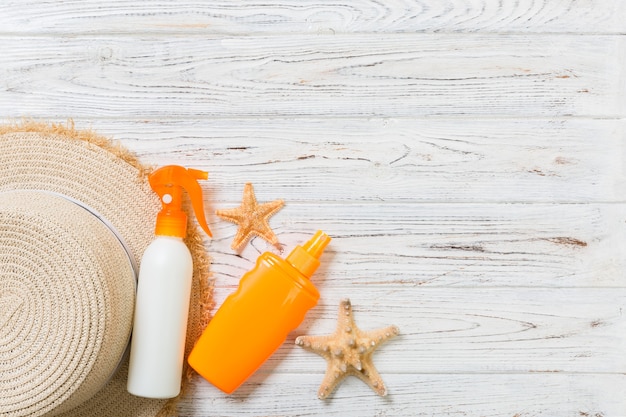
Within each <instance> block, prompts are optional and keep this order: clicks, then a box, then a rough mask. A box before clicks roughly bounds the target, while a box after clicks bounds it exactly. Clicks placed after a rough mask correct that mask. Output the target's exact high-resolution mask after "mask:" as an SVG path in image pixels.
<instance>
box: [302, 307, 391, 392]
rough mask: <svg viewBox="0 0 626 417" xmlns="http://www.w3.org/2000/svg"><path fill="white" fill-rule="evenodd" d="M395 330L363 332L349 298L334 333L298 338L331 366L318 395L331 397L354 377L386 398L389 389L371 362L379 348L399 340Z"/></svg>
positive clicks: (340, 309)
mask: <svg viewBox="0 0 626 417" xmlns="http://www.w3.org/2000/svg"><path fill="white" fill-rule="evenodd" d="M399 332H400V331H399V330H398V328H397V327H396V326H388V327H385V328H383V329H377V330H370V331H363V330H360V329H359V328H358V327H357V326H356V324H355V323H354V316H353V315H352V305H351V304H350V300H348V299H347V298H346V299H344V300H341V304H340V305H339V319H338V321H337V330H335V333H333V334H331V335H327V336H299V337H298V338H296V344H297V345H298V346H301V347H303V348H304V349H306V350H308V351H310V352H314V353H317V354H318V355H320V356H322V357H323V358H324V359H326V361H327V362H328V364H327V367H326V375H324V380H323V381H322V385H320V388H319V390H318V392H317V396H318V397H319V399H320V400H323V399H325V398H327V397H328V395H330V394H331V393H332V392H333V391H334V390H335V388H337V386H338V385H339V383H340V382H341V381H342V380H343V379H344V378H345V377H346V376H348V375H355V376H357V377H359V378H360V379H361V380H363V382H365V383H366V384H367V385H369V386H370V388H372V389H373V390H374V391H375V392H376V393H377V394H378V395H380V396H385V395H387V388H386V387H385V384H384V383H383V380H382V378H381V377H380V374H379V373H378V371H377V370H376V368H375V367H374V364H373V362H372V353H373V352H374V351H375V350H376V348H378V346H379V345H380V344H381V343H383V342H384V341H386V340H387V339H390V338H392V337H394V336H396V335H397V334H398V333H399Z"/></svg>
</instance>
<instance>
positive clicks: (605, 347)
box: [0, 0, 626, 417]
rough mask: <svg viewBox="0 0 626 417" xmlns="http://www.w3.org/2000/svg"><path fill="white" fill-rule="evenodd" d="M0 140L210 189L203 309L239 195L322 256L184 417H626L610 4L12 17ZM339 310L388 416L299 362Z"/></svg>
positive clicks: (322, 4)
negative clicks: (291, 319)
mask: <svg viewBox="0 0 626 417" xmlns="http://www.w3.org/2000/svg"><path fill="white" fill-rule="evenodd" d="M0 51H1V52H2V53H1V54H0V116H1V117H3V118H5V119H9V118H19V117H22V116H29V117H34V118H37V119H45V120H52V121H64V120H65V119H66V118H68V117H72V118H74V120H75V122H76V126H77V127H78V128H89V127H92V128H93V129H95V130H96V131H98V132H99V133H102V134H105V135H108V136H111V137H114V138H116V139H119V140H120V141H121V142H122V144H123V145H125V146H127V147H128V148H130V149H131V150H133V151H134V152H136V153H137V154H138V156H139V157H140V158H141V159H142V161H144V162H145V163H148V164H158V165H160V164H172V163H173V164H181V165H186V166H193V167H196V168H200V169H206V170H208V171H210V181H209V182H207V184H206V186H205V190H206V192H207V197H206V202H207V204H208V206H209V210H210V213H211V214H210V216H209V217H210V219H211V223H212V224H211V226H212V229H213V231H214V235H215V238H214V239H213V240H212V241H208V240H207V247H208V250H209V252H210V254H211V256H212V259H213V264H212V267H211V268H212V273H213V278H214V280H215V301H216V306H219V305H220V304H221V302H222V301H223V300H224V298H225V297H226V296H227V295H228V294H229V293H230V292H231V291H233V289H234V288H235V287H236V285H237V283H238V279H239V277H240V276H241V275H242V274H243V273H244V272H245V271H247V270H248V269H250V268H251V267H252V265H253V263H254V261H255V259H256V257H257V256H258V255H259V254H260V253H261V252H263V251H266V250H272V248H271V247H269V246H268V245H267V244H266V243H265V242H264V241H262V240H260V239H255V240H253V241H252V242H251V243H250V244H249V245H248V246H247V247H246V249H245V250H244V251H243V252H242V253H241V254H236V253H234V252H233V251H232V250H230V248H229V244H230V241H231V239H232V237H233V235H234V233H235V226H234V225H232V224H230V223H227V222H224V221H222V220H220V219H218V218H217V217H216V216H215V215H214V214H213V213H214V210H215V209H216V208H225V207H233V206H236V205H238V203H239V201H240V199H241V192H242V189H243V184H244V183H245V182H252V183H253V184H254V185H255V190H256V193H257V197H258V199H259V201H268V200H272V199H276V198H282V199H284V200H285V201H286V206H285V207H284V208H283V210H282V211H280V212H279V213H278V214H277V215H276V216H274V217H273V218H272V220H271V225H272V227H273V228H274V230H275V231H276V232H277V234H278V236H279V238H280V241H281V243H282V244H283V246H284V252H283V253H287V252H288V251H290V250H291V249H292V248H293V247H294V246H295V245H296V244H298V243H301V242H303V241H304V240H305V239H307V238H308V236H309V235H310V234H312V233H313V232H314V231H315V230H317V229H318V228H319V229H323V230H325V231H326V232H327V233H329V234H330V235H331V236H333V237H334V239H333V241H332V244H331V246H330V247H329V250H328V253H327V254H325V255H324V258H323V266H322V267H321V269H320V270H319V272H318V274H317V275H316V276H315V278H314V281H315V283H316V284H317V285H318V287H319V288H320V291H321V294H322V297H321V300H320V304H319V305H318V306H317V307H316V308H315V309H313V310H312V311H311V312H310V314H309V315H308V316H307V319H306V321H305V322H304V323H303V324H302V325H301V327H300V328H299V329H298V330H297V331H296V332H294V333H293V334H292V335H290V337H289V338H288V340H287V342H286V343H285V344H284V346H283V347H282V348H280V350H279V351H278V352H277V354H276V355H275V356H273V357H272V358H271V360H269V361H268V362H267V363H266V364H265V365H264V366H263V368H262V369H261V370H260V371H259V372H258V373H257V374H255V375H254V376H253V377H252V378H251V380H250V381H249V382H247V383H246V384H245V385H244V386H243V387H241V388H240V390H238V391H237V392H236V393H235V394H234V395H232V396H226V395H224V394H222V393H220V392H219V391H218V390H216V389H214V388H213V387H212V386H210V385H209V384H208V383H206V382H204V381H203V380H201V379H200V378H199V377H198V378H196V379H195V380H194V383H193V387H192V389H191V392H190V395H189V396H188V397H187V398H186V399H185V400H184V401H183V402H182V403H181V404H180V407H179V410H180V415H181V416H267V415H272V416H278V415H280V416H314V415H316V416H317V415H320V416H321V415H324V416H489V417H492V416H498V417H499V416H507V417H511V416H516V417H522V416H523V417H529V416H553V417H562V416H569V417H585V416H588V417H609V416H618V417H623V416H626V318H625V317H624V311H623V309H624V308H625V307H626V251H625V249H626V182H625V179H626V178H625V167H626V165H625V164H626V163H625V157H626V148H625V145H626V143H625V142H626V129H625V127H626V122H625V120H626V119H625V117H626V70H625V66H624V63H625V57H626V2H624V1H621V0H596V1H580V0H579V1H576V0H561V1H558V0H500V1H497V0H385V1H380V2H378V1H367V0H354V1H351V0H344V1H326V0H317V1H305V0H303V1H292V0H275V1H266V2H259V1H254V0H241V1H236V2H231V1H224V0H216V1H204V2H200V1H190V0H181V1H177V2H169V1H165V0H145V1H133V2H129V1H120V0H111V1H105V2H103V1H102V0H85V1H43V0H28V1H20V0H8V1H7V0H5V1H3V2H2V5H1V6H0ZM343 297H350V298H351V300H352V302H353V305H354V309H355V315H356V319H357V323H358V324H360V326H361V327H362V328H364V329H371V328H377V327H382V326H385V325H388V324H396V325H397V326H399V328H400V330H401V336H400V337H398V338H396V339H394V340H392V341H390V342H389V343H388V344H386V345H384V346H383V347H382V348H381V349H380V350H379V351H378V353H377V354H376V355H375V357H374V360H375V364H376V366H377V367H378V369H379V371H380V372H381V374H382V375H383V378H384V380H385V381H386V383H387V385H388V389H389V396H388V397H386V398H379V397H377V396H375V395H374V394H373V392H371V391H370V390H369V388H368V387H367V386H365V385H364V384H363V383H362V382H361V381H359V380H357V379H356V378H351V379H348V380H346V381H345V382H344V383H343V384H342V385H341V386H340V387H339V389H338V390H337V391H336V392H335V394H334V396H333V397H332V398H331V399H330V400H328V401H324V402H323V401H320V400H318V399H317V398H316V390H317V387H318V385H319V383H320V382H321V379H322V376H323V372H324V369H325V362H324V361H323V359H321V358H320V357H318V356H316V355H313V354H310V353H307V352H305V351H304V350H302V349H300V348H299V347H297V346H295V345H294V343H293V342H294V339H295V337H296V336H297V335H300V334H326V333H330V332H332V331H333V330H334V327H335V319H336V310H337V306H338V303H339V300H340V299H341V298H343Z"/></svg>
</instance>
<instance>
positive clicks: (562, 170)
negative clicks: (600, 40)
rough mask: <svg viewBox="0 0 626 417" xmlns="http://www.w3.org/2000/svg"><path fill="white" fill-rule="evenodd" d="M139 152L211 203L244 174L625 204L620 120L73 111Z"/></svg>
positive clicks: (494, 197) (321, 190) (303, 196)
mask: <svg viewBox="0 0 626 417" xmlns="http://www.w3.org/2000/svg"><path fill="white" fill-rule="evenodd" d="M76 125H77V127H78V128H88V127H92V128H93V129H95V130H96V131H97V132H99V133H101V134H104V135H107V136H110V137H113V138H115V139H118V140H120V141H121V143H122V144H123V145H125V146H126V147H128V148H129V149H131V150H132V151H133V152H135V153H136V154H137V155H138V156H139V157H140V158H141V160H142V161H144V162H145V163H148V164H154V165H167V164H172V163H174V164H180V165H189V166H195V167H197V168H202V169H206V170H208V171H209V172H210V173H211V177H210V180H209V181H208V182H207V183H205V186H206V187H207V189H208V190H209V192H210V197H209V200H210V201H211V203H214V204H218V203H219V204H226V203H228V204H232V203H233V202H236V201H237V200H238V199H239V198H240V197H241V190H242V187H243V183H245V182H254V183H255V184H256V185H257V192H258V193H259V195H260V196H261V197H262V198H268V199H271V198H279V197H280V198H283V199H285V200H286V201H288V202H313V201H341V202H359V203H360V202H379V203H382V202H385V203H390V202H397V201H403V202H405V201H409V202H470V201H477V202H512V201H517V202H591V201H625V199H626V168H625V167H624V160H626V159H625V158H624V155H626V148H625V147H624V146H625V143H624V135H625V134H626V129H625V128H626V120H589V119H582V120H579V119H563V120H550V119H538V120H517V119H510V120H502V119H480V120H474V119H369V120H363V119H297V120H293V119H217V120H216V119H200V120H166V121H158V120H151V121H133V120H128V119H113V120H109V119H96V120H92V119H88V120H87V119H85V120H77V121H76Z"/></svg>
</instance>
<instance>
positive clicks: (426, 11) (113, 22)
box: [0, 0, 626, 35]
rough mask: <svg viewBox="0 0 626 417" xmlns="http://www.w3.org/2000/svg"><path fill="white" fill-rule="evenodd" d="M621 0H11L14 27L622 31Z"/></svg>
mask: <svg viewBox="0 0 626 417" xmlns="http://www.w3.org/2000/svg"><path fill="white" fill-rule="evenodd" d="M624 16H626V12H625V9H624V3H623V2H622V1H620V0H594V1H593V2H590V1H573V0H568V1H561V2H558V3H556V4H555V3H554V2H553V1H549V0H539V1H537V0H521V1H519V0H518V1H513V0H507V1H499V2H495V1H488V0H469V1H461V0H440V1H426V0H387V1H384V2H374V1H366V0H352V1H343V2H341V3H337V2H333V1H328V0H316V1H293V0H286V1H284V0H283V1H273V2H267V1H265V2H259V1H256V0H240V1H238V2H237V4H236V5H234V4H233V3H232V2H229V1H216V0H214V1H204V2H202V3H198V2H194V1H188V0H187V1H177V2H176V3H171V2H167V1H163V0H150V1H141V2H127V1H122V0H113V1H107V2H106V3H102V2H101V1H97V0H88V1H81V2H49V1H42V0H29V1H9V2H4V4H3V8H2V15H1V17H0V23H1V29H0V30H2V31H3V32H12V33H29V34H33V33H51V32H53V33H129V32H157V33H174V34H178V33H202V34H210V33H222V34H235V35H238V34H251V33H275V32H287V33H294V32H298V33H302V32H308V33H345V32H376V33H393V32H433V31H437V32H446V31H451V32H477V31H480V32H526V33H536V32H559V33H573V32H575V33H623V32H624V31H625V30H626V19H624Z"/></svg>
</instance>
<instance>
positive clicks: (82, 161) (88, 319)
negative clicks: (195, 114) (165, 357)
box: [0, 123, 211, 417]
mask: <svg viewBox="0 0 626 417" xmlns="http://www.w3.org/2000/svg"><path fill="white" fill-rule="evenodd" d="M149 171H150V170H149V169H148V168H146V167H143V166H142V165H141V164H140V163H139V162H138V161H137V160H136V159H135V158H134V157H133V156H132V155H130V154H129V153H128V152H127V151H126V150H124V149H122V148H120V147H119V146H115V145H114V144H113V143H112V142H110V141H109V140H106V139H104V138H102V137H99V136H97V135H95V134H94V133H92V132H88V131H77V130H75V129H74V128H73V126H72V125H71V124H70V125H69V126H67V127H65V126H59V125H46V124H37V123H23V124H20V125H14V126H0V193H3V192H11V191H12V192H13V193H7V194H2V195H0V239H9V240H0V247H2V250H1V251H0V252H1V253H2V255H0V256H6V257H8V258H7V259H11V261H10V262H6V263H5V261H4V260H3V259H2V260H0V262H2V269H0V416H2V417H13V416H22V415H45V416H46V417H49V416H51V415H59V416H62V417H69V416H76V417H82V416H85V417H86V416H89V417H92V416H93V417H98V416H107V417H108V416H119V417H126V416H128V417H131V416H133V417H134V416H142V417H154V416H172V415H175V411H174V410H175V403H176V399H174V400H170V401H164V400H149V399H143V398H138V397H134V396H132V395H130V394H128V393H127V392H126V373H127V365H128V364H127V359H124V361H123V362H122V365H121V366H120V368H119V370H118V371H117V372H116V373H115V375H114V376H113V378H111V379H110V381H109V382H108V383H107V384H106V385H105V386H104V388H102V389H100V390H99V391H98V392H96V393H95V395H93V397H91V395H92V394H94V392H93V391H94V389H97V388H98V387H99V386H100V385H101V384H102V382H103V381H106V380H107V379H108V378H109V377H110V369H111V368H113V369H115V365H117V362H118V360H119V347H120V343H121V341H122V339H124V337H123V334H125V333H126V332H127V331H128V330H127V329H126V328H125V327H124V326H121V328H120V329H113V327H115V326H111V325H112V324H113V323H116V322H119V323H121V322H124V320H125V319H124V317H126V315H127V314H128V309H129V307H128V293H129V291H130V294H131V295H132V297H133V300H134V287H133V288H130V289H129V288H128V279H125V278H123V277H128V268H129V267H128V257H127V256H126V252H124V251H123V250H122V249H121V247H120V244H119V241H116V239H115V238H112V236H111V233H110V231H109V232H107V230H106V227H104V229H103V224H102V223H101V222H100V221H99V220H97V219H95V217H94V216H93V215H91V214H90V213H88V212H86V210H85V209H83V208H82V207H79V206H77V205H76V204H74V203H71V202H68V201H66V200H65V199H63V198H59V197H54V196H52V195H50V194H49V193H41V192H33V191H30V194H28V193H22V192H17V193H16V192H15V191H16V190H35V191H36V190H40V191H41V190H45V191H49V192H53V193H58V194H61V195H63V196H67V197H69V198H70V199H75V200H78V201H80V202H81V204H84V205H85V206H87V207H89V208H90V209H93V211H95V212H97V213H98V214H99V215H100V216H101V217H102V218H103V219H105V220H106V222H108V223H109V224H110V226H111V227H112V228H113V229H114V230H115V231H116V232H117V233H118V234H119V235H120V236H121V238H122V240H123V241H124V242H125V243H126V245H127V247H128V249H129V252H130V256H131V258H132V259H133V260H134V262H136V263H137V264H139V260H140V258H141V255H142V254H143V251H144V250H145V248H146V247H147V246H148V244H149V243H150V242H151V241H152V239H153V230H154V220H155V218H156V214H157V212H158V210H159V209H160V204H159V202H158V197H157V196H156V195H155V194H154V193H153V192H152V190H151V189H150V188H149V186H148V184H147V178H146V173H147V172H149ZM9 196H10V197H9ZM70 207H71V208H70ZM59 209H61V210H60V211H62V214H60V213H59ZM1 213H6V214H1ZM20 213H21V214H20ZM190 218H193V217H190ZM5 223H6V224H7V226H5ZM11 227H13V228H14V231H13V232H9V229H10V228H11ZM29 229H30V230H29ZM12 233H13V235H15V236H19V237H18V238H16V237H13V238H12V237H10V236H11V234H12ZM7 236H9V237H7ZM26 236H29V237H28V238H27V237H26ZM10 239H18V240H20V243H21V247H22V250H21V251H13V252H11V251H10V250H8V249H7V250H5V249H4V247H5V246H11V245H14V244H16V242H13V241H11V240H10ZM186 243H187V245H188V246H189V248H190V250H191V252H192V257H193V260H194V277H193V284H192V299H191V303H190V304H191V307H190V311H189V322H188V333H187V354H188V353H189V351H190V349H191V347H192V346H193V344H195V341H196V340H197V338H198V337H199V335H200V333H201V331H202V329H203V328H204V326H205V325H206V323H207V321H208V316H207V312H208V311H209V310H210V307H211V288H210V286H209V280H208V268H209V260H208V257H207V255H206V252H205V249H204V245H203V240H202V236H201V235H200V233H199V232H198V229H197V228H196V226H195V225H193V223H192V222H190V226H189V227H188V237H187V239H186ZM107 245H108V246H107ZM18 246H19V245H18ZM88 247H91V248H92V251H89V250H88ZM96 247H99V248H98V249H97V250H96ZM45 248H47V249H46V250H48V251H49V252H50V251H51V252H52V253H46V252H45V251H44V249H45ZM100 249H102V250H100ZM109 249H110V250H109ZM5 252H6V253H7V254H6V255H5V254H4V253H5ZM40 252H41V253H40ZM47 256H50V257H49V258H47ZM20 257H21V258H22V259H20ZM55 258H56V259H57V261H56V262H55V261H50V259H55ZM20 263H22V264H27V265H28V268H20V267H17V266H16V265H18V264H20ZM111 269H115V270H116V271H115V272H114V273H113V272H112V271H111ZM112 277H115V278H112ZM28 278H30V279H28ZM18 283H21V284H18ZM60 283H63V285H59V284H60ZM132 284H133V285H134V282H133V283H132ZM28 285H30V287H28ZM55 286H56V287H55ZM17 287H19V288H17ZM113 287H115V288H113ZM53 288H55V289H54V291H53ZM77 294H78V295H77ZM131 304H132V302H131ZM130 310H131V314H132V307H130ZM53 316H54V320H50V317H53ZM49 320H50V321H49ZM55 320H57V321H56V322H55ZM55 323H57V324H55ZM85 323H87V325H86V324H85ZM85 329H87V330H85ZM64 332H65V333H64ZM48 339H50V340H57V339H58V342H59V343H57V344H55V343H52V342H50V340H48ZM17 344H19V348H16V346H17ZM122 345H125V341H124V342H123V343H122ZM72 351H73V352H82V353H83V354H82V355H80V357H76V358H74V357H70V356H68V357H64V358H61V357H62V356H63V353H64V352H72ZM20 355H21V356H20ZM46 361H50V364H49V365H46ZM60 361H65V362H63V363H65V364H70V365H68V366H56V364H57V363H61V362H60ZM74 364H78V365H74ZM190 376H191V370H190V368H188V367H186V370H185V375H184V377H183V391H182V394H181V395H184V392H185V385H186V383H187V382H188V379H189V378H190ZM17 381H22V382H20V383H19V387H18V383H17ZM22 385H23V386H22ZM6 387H14V388H11V389H12V392H11V394H8V393H6V392H4V391H3V390H5V389H6ZM89 397H91V398H90V399H89V400H87V401H86V402H82V401H83V400H85V399H86V398H89ZM81 402H82V404H80V405H78V406H77V407H76V405H77V404H79V403H81ZM18 404H19V405H20V407H21V406H23V407H22V408H21V409H19V407H18ZM29 407H30V408H29ZM58 413H60V414H58Z"/></svg>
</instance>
